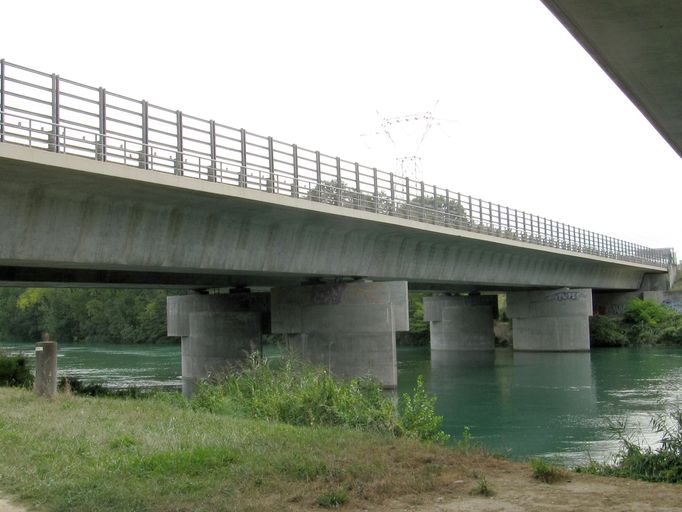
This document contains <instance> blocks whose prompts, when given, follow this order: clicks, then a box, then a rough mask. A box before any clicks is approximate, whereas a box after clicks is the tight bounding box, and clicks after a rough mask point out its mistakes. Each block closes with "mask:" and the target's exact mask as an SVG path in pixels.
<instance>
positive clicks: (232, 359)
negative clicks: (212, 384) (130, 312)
mask: <svg viewBox="0 0 682 512" xmlns="http://www.w3.org/2000/svg"><path fill="white" fill-rule="evenodd" d="M268 309H269V294H267V293H234V294H216V295H199V294H192V295H179V296H174V297H168V299H167V321H168V335H169V336H180V337H181V342H182V392H183V394H184V395H185V396H188V397H189V396H191V395H192V394H193V393H194V390H195V389H196V386H197V383H198V382H199V381H200V380H201V379H205V378H207V377H209V376H211V375H215V374H216V373H220V372H222V371H225V369H226V368H228V367H229V366H230V365H233V364H235V363H238V362H240V361H243V360H245V358H246V357H248V355H249V354H250V353H253V352H255V351H258V350H260V347H261V335H262V333H263V331H264V330H266V329H267V314H266V313H267V311H268Z"/></svg>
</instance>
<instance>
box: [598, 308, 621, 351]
mask: <svg viewBox="0 0 682 512" xmlns="http://www.w3.org/2000/svg"><path fill="white" fill-rule="evenodd" d="M627 344H628V337H627V334H626V330H625V329H624V328H623V326H622V325H621V324H620V322H618V321H617V320H616V319H614V318H611V317H609V316H603V315H595V316H592V317H590V345H592V346H593V347H618V346H623V345H627Z"/></svg>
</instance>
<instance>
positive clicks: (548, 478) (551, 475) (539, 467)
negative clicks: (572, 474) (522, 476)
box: [530, 458, 567, 484]
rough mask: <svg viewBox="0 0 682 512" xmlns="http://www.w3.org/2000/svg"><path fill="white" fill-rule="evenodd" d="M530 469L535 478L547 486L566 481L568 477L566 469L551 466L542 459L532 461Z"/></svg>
mask: <svg viewBox="0 0 682 512" xmlns="http://www.w3.org/2000/svg"><path fill="white" fill-rule="evenodd" d="M530 469H531V471H532V472H533V478H535V479H536V480H540V481H541V482H545V483H546V484H553V483H555V482H559V481H560V480H564V479H565V478H566V475H567V473H566V470H565V469H564V468H562V467H560V466H556V465H554V464H550V463H549V462H547V461H546V460H545V459H540V458H535V459H531V461H530Z"/></svg>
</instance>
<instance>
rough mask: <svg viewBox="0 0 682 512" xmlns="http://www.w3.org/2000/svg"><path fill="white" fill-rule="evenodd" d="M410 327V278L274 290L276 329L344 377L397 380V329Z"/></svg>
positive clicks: (385, 382)
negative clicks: (398, 280) (408, 294)
mask: <svg viewBox="0 0 682 512" xmlns="http://www.w3.org/2000/svg"><path fill="white" fill-rule="evenodd" d="M408 329H409V316H408V301H407V283H406V282H402V281H401V282H381V283H373V282H366V281H353V282H349V283H334V284H311V285H304V286H298V287H286V288H274V289H273V290H272V332H273V333H282V334H285V338H286V340H287V344H288V346H289V347H290V349H291V350H292V351H294V352H295V353H297V354H298V355H299V356H300V357H301V358H302V359H303V360H306V361H309V362H312V363H315V364H322V365H324V366H326V367H327V368H328V369H329V371H330V372H331V373H333V374H335V375H337V376H340V377H361V376H366V375H369V376H372V377H374V378H376V379H377V380H379V382H381V384H382V385H383V386H384V387H386V388H395V387H396V386H397V384H398V371H397V356H396V343H395V333H396V331H406V330H408Z"/></svg>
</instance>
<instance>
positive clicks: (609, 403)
mask: <svg viewBox="0 0 682 512" xmlns="http://www.w3.org/2000/svg"><path fill="white" fill-rule="evenodd" d="M0 350H4V351H10V352H17V351H21V352H26V353H27V354H29V355H30V356H32V355H33V350H32V345H30V344H9V343H0ZM398 360H399V362H398V380H399V389H398V391H399V392H401V393H402V392H405V391H409V390H411V388H412V387H413V386H414V384H415V382H416V380H417V376H418V375H420V374H421V375H423V376H424V378H425V382H426V385H427V388H428V389H429V391H430V392H432V393H434V394H435V395H436V396H437V397H438V402H437V411H438V413H439V414H441V415H443V416H444V418H445V421H444V430H446V431H447V432H448V433H450V434H452V435H453V436H454V437H455V439H457V438H459V437H461V433H462V431H463V429H464V427H465V426H468V427H470V429H471V432H472V434H473V437H474V439H476V440H479V441H481V442H482V443H484V444H485V445H486V446H488V447H489V448H492V449H493V450H496V451H499V452H502V453H505V454H507V455H509V456H511V457H514V458H523V457H531V456H543V457H549V458H552V459H554V460H556V461H558V462H561V463H565V464H568V465H576V464H580V463H585V462H587V461H588V460H589V458H590V457H592V458H595V459H598V460H603V459H605V458H607V457H609V456H611V455H613V454H614V453H615V451H616V450H617V448H618V442H617V441H616V440H614V439H612V438H611V431H610V429H609V422H613V421H614V420H620V419H626V420H627V424H628V428H629V431H630V432H631V433H633V435H634V434H637V435H639V436H640V438H642V439H643V440H644V441H646V442H649V443H654V442H655V441H656V440H657V437H656V436H655V435H654V434H652V432H651V430H650V427H649V420H650V418H651V416H652V415H654V414H658V413H662V412H666V411H671V410H673V409H674V408H675V407H682V348H609V349H596V350H593V351H592V352H590V353H523V352H512V351H511V350H507V349H497V350H496V351H495V352H492V353H486V354H464V353H453V354H437V353H434V354H433V355H431V354H430V353H429V350H428V349H413V348H401V349H399V351H398ZM59 370H60V373H61V374H63V375H70V376H74V377H78V378H80V379H82V380H84V381H88V382H100V383H102V384H105V385H107V386H112V387H125V386H179V385H180V377H179V376H180V347H179V345H161V346H156V345H146V346H140V345H134V346H131V345H75V344H61V345H60V353H59Z"/></svg>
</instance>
